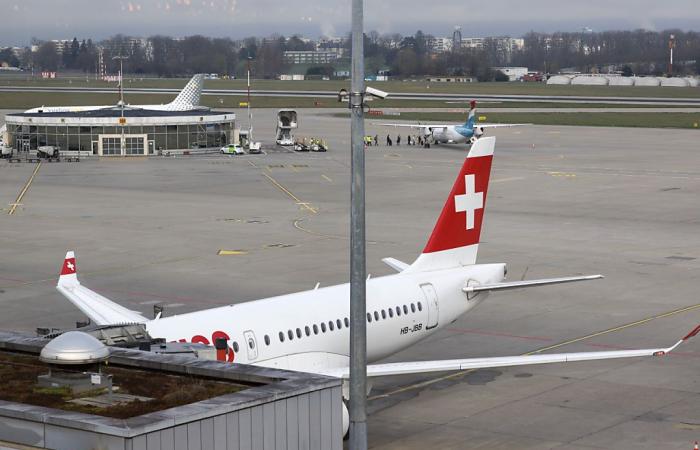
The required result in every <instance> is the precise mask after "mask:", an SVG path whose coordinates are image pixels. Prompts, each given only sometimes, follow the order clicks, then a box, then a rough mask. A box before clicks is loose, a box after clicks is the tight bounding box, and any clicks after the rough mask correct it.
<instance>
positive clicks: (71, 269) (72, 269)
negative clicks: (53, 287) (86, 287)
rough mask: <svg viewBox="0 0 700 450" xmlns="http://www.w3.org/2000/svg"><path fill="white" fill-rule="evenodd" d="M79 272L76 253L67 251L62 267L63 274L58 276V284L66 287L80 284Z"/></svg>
mask: <svg viewBox="0 0 700 450" xmlns="http://www.w3.org/2000/svg"><path fill="white" fill-rule="evenodd" d="M77 273H78V266H77V264H76V262H75V253H74V252H72V251H70V252H67V253H66V257H65V259H64V260H63V266H62V267H61V275H60V276H59V277H58V285H59V286H66V287H70V286H77V285H79V284H80V282H79V281H78V274H77Z"/></svg>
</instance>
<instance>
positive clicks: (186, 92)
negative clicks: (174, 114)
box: [168, 73, 204, 111]
mask: <svg viewBox="0 0 700 450" xmlns="http://www.w3.org/2000/svg"><path fill="white" fill-rule="evenodd" d="M203 86H204V74H201V73H198V74H197V75H195V76H193V77H192V79H191V80H190V81H189V82H188V83H187V85H186V86H185V87H184V88H183V89H182V91H180V93H179V94H178V96H177V97H176V98H175V100H173V101H172V102H170V103H168V110H170V111H186V110H189V109H195V108H198V107H199V101H200V99H201V97H202V87H203Z"/></svg>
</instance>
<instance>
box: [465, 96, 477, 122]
mask: <svg viewBox="0 0 700 450" xmlns="http://www.w3.org/2000/svg"><path fill="white" fill-rule="evenodd" d="M464 125H465V126H466V127H467V128H474V125H476V100H472V101H471V102H469V115H468V116H467V121H466V122H465V124H464Z"/></svg>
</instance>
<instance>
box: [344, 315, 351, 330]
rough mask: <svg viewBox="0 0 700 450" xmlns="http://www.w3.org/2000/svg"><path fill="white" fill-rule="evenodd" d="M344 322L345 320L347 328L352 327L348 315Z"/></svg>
mask: <svg viewBox="0 0 700 450" xmlns="http://www.w3.org/2000/svg"><path fill="white" fill-rule="evenodd" d="M343 322H345V327H346V328H350V319H348V318H347V317H346V318H345V319H343Z"/></svg>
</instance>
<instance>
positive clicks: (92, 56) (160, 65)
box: [0, 30, 700, 80]
mask: <svg viewBox="0 0 700 450" xmlns="http://www.w3.org/2000/svg"><path fill="white" fill-rule="evenodd" d="M671 34H674V35H675V37H676V48H675V56H676V58H675V59H676V61H678V64H677V65H676V69H677V72H676V73H684V74H689V73H698V72H699V71H700V33H697V32H683V31H680V30H668V31H663V32H654V31H646V30H636V31H609V32H601V33H592V32H583V33H553V34H544V33H535V32H531V33H528V34H527V35H526V36H525V37H524V42H525V44H524V47H523V49H522V50H513V49H511V48H510V47H507V46H504V45H503V40H502V39H499V38H486V39H485V40H484V41H483V46H482V47H480V48H461V47H457V48H453V49H452V50H451V51H447V52H443V53H435V52H434V51H433V49H432V48H431V47H430V42H431V36H429V35H426V34H424V33H423V32H421V31H418V32H416V33H415V34H414V35H412V36H401V35H399V34H389V35H380V34H379V33H377V32H376V31H371V32H369V33H367V34H366V36H365V56H366V58H367V59H366V67H367V70H368V73H378V72H380V71H389V72H390V73H391V74H393V75H396V76H401V77H410V76H419V75H428V74H434V75H453V76H457V75H464V76H474V77H476V78H478V79H480V80H487V79H492V78H493V77H494V76H495V75H494V72H492V71H491V70H490V68H491V67H494V66H504V65H517V66H525V67H528V68H530V70H539V71H542V72H548V73H556V72H558V71H559V70H561V69H564V68H572V69H574V70H579V71H581V72H595V71H604V72H607V71H608V70H611V69H616V70H622V69H623V68H624V71H625V72H626V73H636V74H656V75H659V74H661V73H662V72H663V71H664V70H665V69H666V67H667V61H668V52H669V50H668V39H669V35H671ZM36 44H37V45H38V48H37V49H36V51H34V52H31V51H29V49H27V51H25V52H24V53H23V56H22V58H21V59H19V60H18V58H16V57H15V55H14V54H13V53H12V51H10V50H9V49H8V50H3V51H0V64H3V63H4V64H7V65H12V66H16V65H20V66H22V67H25V68H33V69H35V70H69V71H80V72H84V73H97V72H98V70H99V68H98V61H99V60H100V59H99V53H100V52H101V53H102V61H103V62H104V64H105V68H106V72H107V73H112V74H113V73H116V72H117V70H118V69H117V65H118V62H117V61H116V60H114V57H115V56H119V55H123V56H128V59H126V60H125V62H124V64H125V71H126V72H128V73H137V74H138V73H141V74H155V75H158V76H179V75H190V74H192V73H200V72H205V73H218V74H227V75H236V76H241V75H243V74H244V73H245V69H246V65H247V64H248V58H249V57H250V58H252V59H251V63H252V65H253V69H254V72H255V74H256V76H257V77H265V78H272V77H275V76H277V75H279V74H281V73H286V72H288V71H289V70H290V67H289V66H288V65H287V64H285V61H284V57H283V55H284V52H285V51H288V50H313V49H314V48H315V45H314V43H310V42H308V41H305V40H303V39H301V38H299V37H297V36H293V37H291V38H285V37H284V36H280V35H273V36H272V37H269V38H265V39H260V38H254V37H250V38H246V39H243V40H232V39H228V38H208V37H204V36H199V35H197V36H189V37H186V38H183V39H173V38H171V37H167V36H153V37H150V38H148V39H133V38H129V37H127V36H122V35H117V36H114V37H112V38H110V39H107V40H105V41H102V42H99V43H97V44H96V43H93V42H92V41H91V40H90V39H87V40H82V41H78V39H73V40H72V42H69V43H66V44H65V45H62V52H61V51H59V49H58V48H57V44H56V43H54V42H51V41H47V42H37V43H36ZM349 45H350V44H349V39H345V40H343V42H342V43H341V44H340V46H341V47H344V48H345V49H346V50H347V52H346V58H345V59H341V60H340V61H339V62H338V63H337V64H334V65H332V66H325V67H309V68H308V73H310V74H312V73H313V74H332V73H333V71H334V69H337V68H339V67H340V66H344V67H345V68H347V67H348V66H349V64H348V59H347V56H349Z"/></svg>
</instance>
